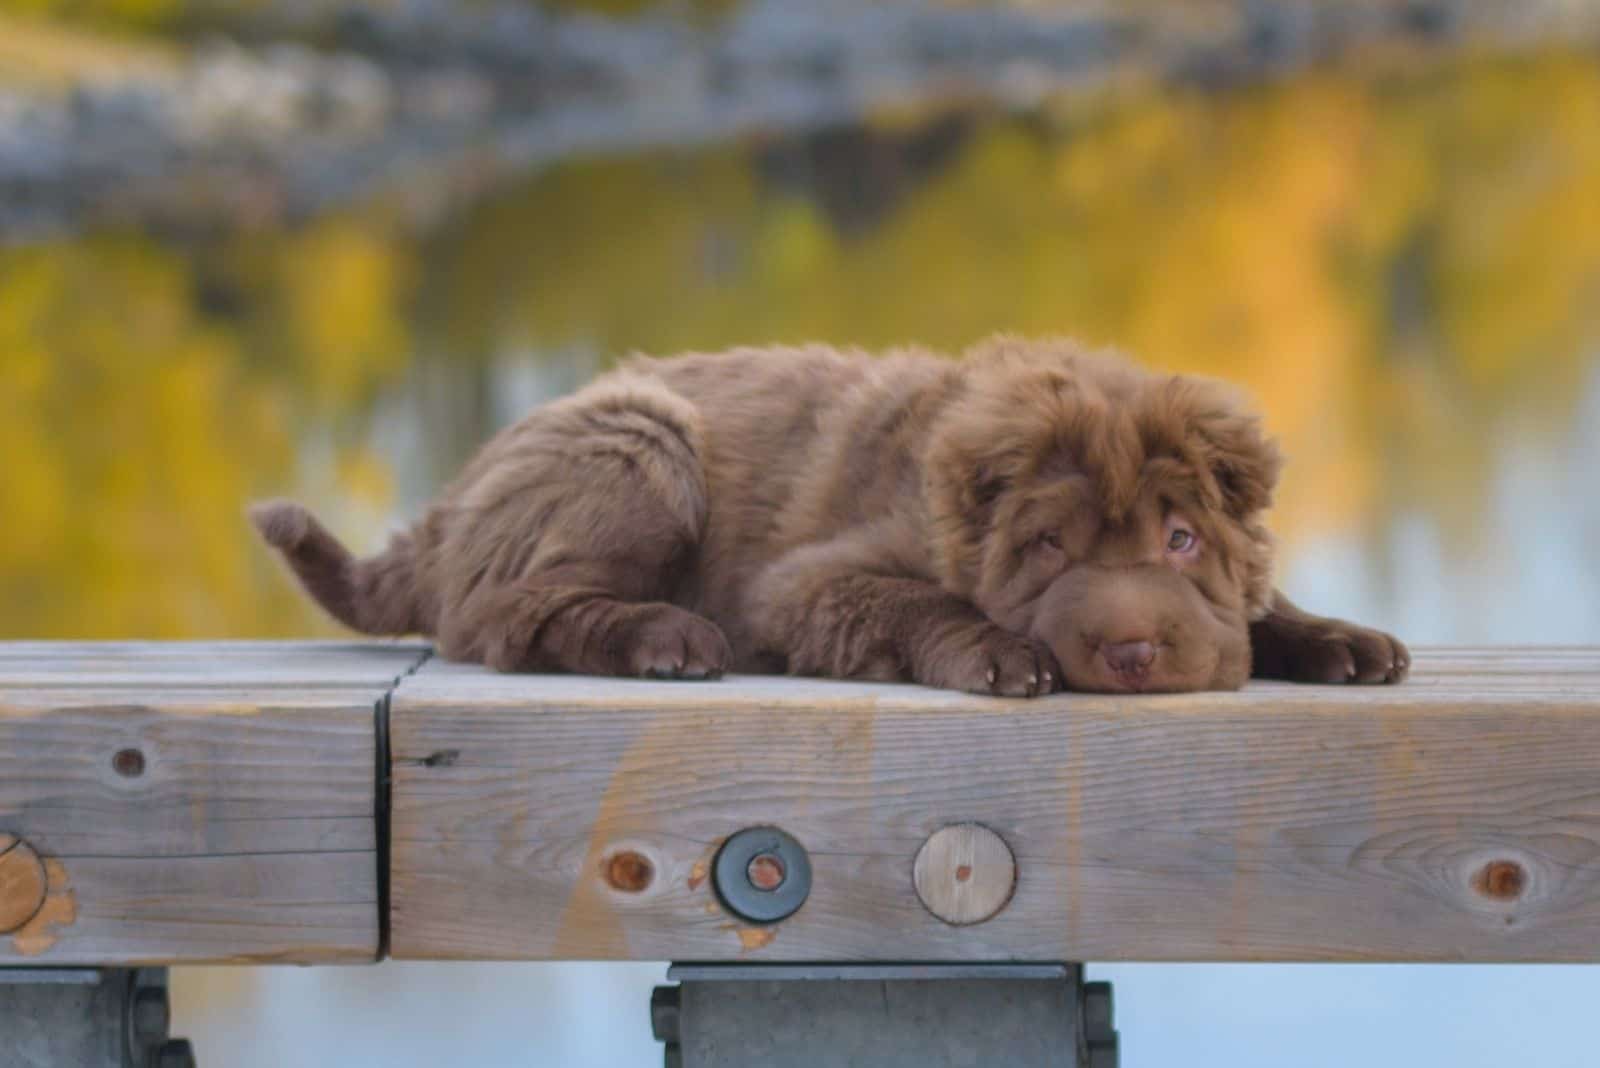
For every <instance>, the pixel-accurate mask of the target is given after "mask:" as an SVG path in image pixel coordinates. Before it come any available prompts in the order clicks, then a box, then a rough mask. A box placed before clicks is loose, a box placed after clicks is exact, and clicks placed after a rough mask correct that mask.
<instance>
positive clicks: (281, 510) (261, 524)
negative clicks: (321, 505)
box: [250, 500, 312, 552]
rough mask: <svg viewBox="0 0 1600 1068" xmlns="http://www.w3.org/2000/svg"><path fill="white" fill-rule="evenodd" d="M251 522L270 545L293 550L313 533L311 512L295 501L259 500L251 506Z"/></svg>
mask: <svg viewBox="0 0 1600 1068" xmlns="http://www.w3.org/2000/svg"><path fill="white" fill-rule="evenodd" d="M250 522H252V523H254V524H255V527H256V530H258V531H260V532H261V537H262V538H263V539H265V540H266V543H267V544H268V545H271V546H272V547H273V548H275V549H280V550H282V551H284V552H292V551H293V550H294V549H296V548H298V547H299V546H300V544H301V543H302V542H304V541H305V539H306V535H307V534H309V533H311V525H312V519H311V513H310V512H308V511H307V510H306V509H305V508H304V507H303V506H301V505H298V504H295V503H294V502H293V501H282V500H274V501H257V502H256V503H255V504H252V505H251V506H250Z"/></svg>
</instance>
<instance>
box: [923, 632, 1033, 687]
mask: <svg viewBox="0 0 1600 1068" xmlns="http://www.w3.org/2000/svg"><path fill="white" fill-rule="evenodd" d="M916 674H917V681H918V682H920V683H922V684H924V685H926V686H938V687H941V688H942V689H946V690H964V691H966V692H967V693H979V694H986V695H990V696H996V697H1037V696H1038V695H1039V694H1044V693H1051V692H1053V691H1054V690H1056V689H1057V688H1059V687H1060V685H1061V668H1060V667H1059V666H1058V665H1057V664H1056V658H1055V656H1054V655H1053V654H1052V653H1051V652H1050V650H1049V648H1048V647H1046V646H1045V645H1044V643H1043V642H1037V641H1034V640H1033V639H1032V638H1025V637H1023V636H1022V635H1020V634H1013V633H1011V632H1010V631H1008V630H1004V629H1002V628H1000V627H996V626H994V625H993V624H984V625H982V626H976V627H971V628H967V629H963V630H961V631H958V632H957V633H955V634H952V635H949V636H948V637H947V638H946V639H945V640H944V641H942V642H940V643H939V646H938V648H937V649H934V650H930V652H929V655H928V656H927V657H926V663H925V664H924V665H922V670H919V671H918V672H917V673H916Z"/></svg>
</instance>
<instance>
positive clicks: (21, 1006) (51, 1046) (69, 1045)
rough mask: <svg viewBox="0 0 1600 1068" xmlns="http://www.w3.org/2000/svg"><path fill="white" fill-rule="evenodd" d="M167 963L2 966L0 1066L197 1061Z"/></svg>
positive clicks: (121, 1066)
mask: <svg viewBox="0 0 1600 1068" xmlns="http://www.w3.org/2000/svg"><path fill="white" fill-rule="evenodd" d="M171 1022H172V1009H171V1002H170V1001H169V1000H168V997H167V970H166V969H165V968H0V1034H3V1035H4V1036H5V1038H4V1041H3V1042H0V1068H195V1060H194V1049H193V1048H192V1047H191V1046H190V1045H189V1043H188V1042H187V1041H186V1040H184V1039H181V1038H170V1037H169V1036H168V1030H169V1028H170V1027H171Z"/></svg>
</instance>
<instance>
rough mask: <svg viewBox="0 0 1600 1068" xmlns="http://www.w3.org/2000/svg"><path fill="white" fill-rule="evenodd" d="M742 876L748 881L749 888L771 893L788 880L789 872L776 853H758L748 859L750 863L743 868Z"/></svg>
mask: <svg viewBox="0 0 1600 1068" xmlns="http://www.w3.org/2000/svg"><path fill="white" fill-rule="evenodd" d="M744 875H745V878H746V879H749V880H750V885H751V886H753V887H755V888H756V889H757V890H762V891H765V892H767V893H771V892H772V891H774V890H776V889H778V887H780V886H782V885H783V880H784V879H786V878H788V875H789V871H788V869H787V868H786V867H785V866H784V863H783V858H782V857H780V856H778V855H777V854H776V853H758V854H756V855H755V856H753V857H751V858H750V863H749V864H747V865H746V866H745V869H744Z"/></svg>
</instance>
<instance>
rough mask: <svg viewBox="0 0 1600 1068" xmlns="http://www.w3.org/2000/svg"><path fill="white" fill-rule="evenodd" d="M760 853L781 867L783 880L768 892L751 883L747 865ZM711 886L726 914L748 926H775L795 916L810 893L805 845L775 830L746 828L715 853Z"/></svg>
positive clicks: (809, 872) (809, 866)
mask: <svg viewBox="0 0 1600 1068" xmlns="http://www.w3.org/2000/svg"><path fill="white" fill-rule="evenodd" d="M763 854H771V855H772V856H774V857H776V858H778V861H779V862H780V863H781V864H782V866H783V881H782V882H780V883H779V884H778V885H777V886H775V887H773V888H772V889H770V890H762V889H759V888H758V887H756V886H754V885H753V884H752V883H751V882H750V875H749V870H750V862H751V861H752V860H754V859H755V858H756V857H759V856H761V855H763ZM712 883H713V885H714V886H715V887H716V890H717V897H718V898H720V899H721V900H722V904H723V905H724V906H725V907H726V908H727V909H728V911H729V912H732V913H734V914H735V915H737V916H739V917H740V918H742V919H745V920H749V921H750V922H751V923H776V922H777V921H779V920H781V919H784V918H786V917H788V916H792V915H794V913H795V911H796V910H797V909H799V908H800V906H801V905H803V904H805V900H806V896H807V895H808V894H810V893H811V858H810V857H809V856H807V855H806V851H805V847H804V846H802V845H801V844H800V843H799V842H797V841H795V839H794V838H792V837H791V836H790V835H788V834H785V833H784V832H783V831H780V830H779V829H778V828H776V827H748V828H746V829H745V830H742V831H740V832H739V833H738V834H735V835H734V836H733V837H731V838H729V839H728V840H727V841H726V842H724V843H723V844H722V848H721V849H720V850H718V852H717V859H716V862H715V864H714V865H713V866H712Z"/></svg>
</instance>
